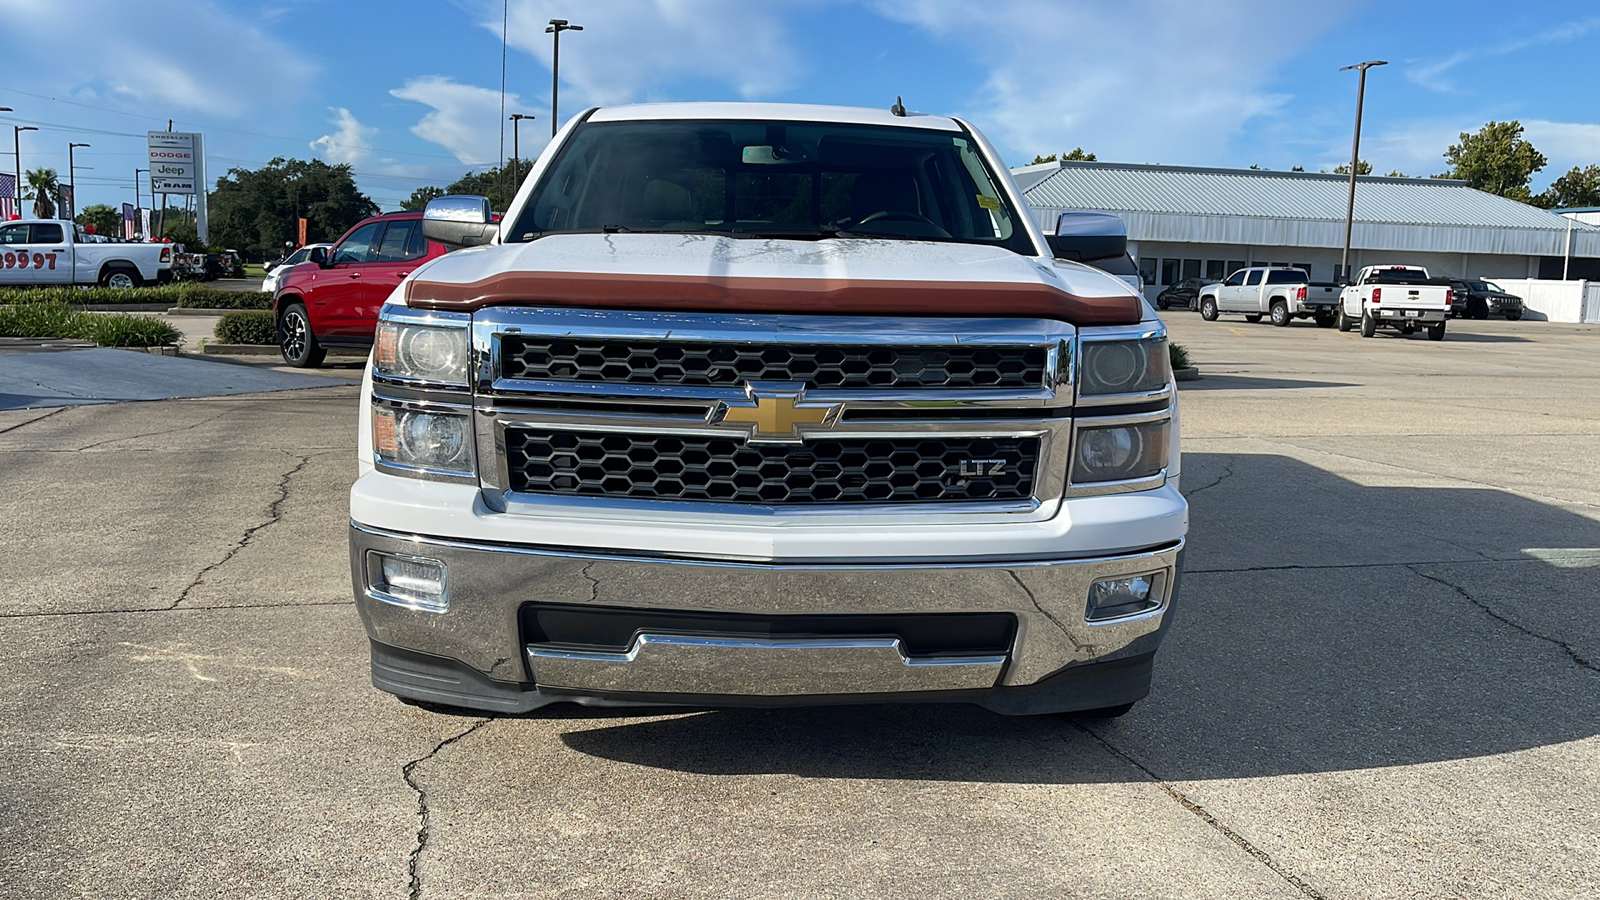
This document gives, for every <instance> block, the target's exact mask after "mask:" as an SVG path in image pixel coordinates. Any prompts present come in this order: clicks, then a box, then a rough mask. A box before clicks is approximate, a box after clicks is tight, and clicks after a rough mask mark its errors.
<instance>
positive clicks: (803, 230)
mask: <svg viewBox="0 0 1600 900" xmlns="http://www.w3.org/2000/svg"><path fill="white" fill-rule="evenodd" d="M716 233H719V234H728V235H732V236H734V237H751V238H785V239H788V240H796V241H806V240H811V241H820V240H824V239H826V238H835V237H853V236H854V235H852V234H851V233H850V232H848V231H845V230H843V229H841V228H839V227H838V226H835V225H813V226H806V227H799V228H790V227H783V226H777V227H774V226H771V225H748V226H735V227H733V228H727V229H722V228H719V229H717V230H716Z"/></svg>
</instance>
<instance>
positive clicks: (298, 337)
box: [278, 303, 328, 369]
mask: <svg viewBox="0 0 1600 900" xmlns="http://www.w3.org/2000/svg"><path fill="white" fill-rule="evenodd" d="M278 352H280V353H282V354H283V361H284V362H286V363H288V364H289V365H291V366H294V367H295V368H296V369H315V368H316V367H317V366H320V365H322V360H323V359H324V358H325V357H326V356H327V355H328V351H327V350H325V349H323V347H322V345H321V344H320V343H318V342H317V336H316V334H314V333H313V332H312V331H311V318H310V317H309V316H307V315H306V307H305V304H304V303H291V304H289V305H288V306H286V307H284V310H283V315H282V316H280V317H279V318H278Z"/></svg>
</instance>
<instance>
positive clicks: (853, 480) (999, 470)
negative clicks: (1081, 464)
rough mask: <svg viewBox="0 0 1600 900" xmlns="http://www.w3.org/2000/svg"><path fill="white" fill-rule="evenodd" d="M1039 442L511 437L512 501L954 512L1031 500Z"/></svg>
mask: <svg viewBox="0 0 1600 900" xmlns="http://www.w3.org/2000/svg"><path fill="white" fill-rule="evenodd" d="M1039 446H1040V441H1039V439H1038V438H1031V437H1030V438H1012V437H996V438H937V439H932V438H918V437H900V438H890V439H885V438H866V439H857V438H852V439H827V440H810V441H807V442H805V443H804V444H800V445H772V444H750V443H746V442H744V441H743V440H740V439H735V438H720V437H701V436H690V435H664V434H640V433H616V432H611V433H607V432H584V431H562V430H553V429H545V428H520V427H512V428H507V429H506V432H505V447H506V462H507V464H508V469H509V476H510V483H509V485H508V487H509V488H510V489H511V490H512V491H516V492H521V493H530V494H561V495H574V496H586V497H613V498H631V499H643V500H714V501H721V502H725V503H770V504H785V505H803V504H824V503H828V504H834V503H838V504H848V503H917V502H924V503H951V502H967V501H989V502H993V501H997V500H1021V499H1026V498H1028V497H1030V496H1031V495H1032V492H1033V482H1034V474H1035V471H1036V470H1037V467H1038V462H1039Z"/></svg>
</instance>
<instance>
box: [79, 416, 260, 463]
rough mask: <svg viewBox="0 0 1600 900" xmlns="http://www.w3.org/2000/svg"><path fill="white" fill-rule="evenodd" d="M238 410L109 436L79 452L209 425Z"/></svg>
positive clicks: (81, 448) (82, 448)
mask: <svg viewBox="0 0 1600 900" xmlns="http://www.w3.org/2000/svg"><path fill="white" fill-rule="evenodd" d="M237 411H238V410H237V409H236V408H235V409H224V410H223V411H222V412H219V413H217V414H216V415H214V416H210V417H208V418H204V419H201V420H200V421H198V422H195V423H193V424H190V425H181V426H179V427H177V428H164V429H162V430H160V431H147V432H145V433H143V434H130V435H126V436H123V437H114V438H108V439H106V440H103V441H96V442H95V443H93V444H88V445H86V446H83V447H79V448H78V450H77V452H79V453H82V452H83V451H85V450H93V449H94V448H96V447H104V446H105V445H106V444H117V443H121V442H123V441H136V440H138V439H139V438H147V437H160V436H162V435H167V434H177V433H178V432H180V431H189V430H191V429H195V428H199V427H200V426H201V425H209V424H211V423H212V422H215V421H216V420H218V419H220V418H222V417H224V416H230V415H233V414H234V413H235V412H237Z"/></svg>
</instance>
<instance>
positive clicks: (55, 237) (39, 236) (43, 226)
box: [33, 222, 67, 244]
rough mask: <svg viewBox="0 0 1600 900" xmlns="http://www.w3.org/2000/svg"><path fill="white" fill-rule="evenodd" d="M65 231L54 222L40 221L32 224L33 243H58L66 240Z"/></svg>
mask: <svg viewBox="0 0 1600 900" xmlns="http://www.w3.org/2000/svg"><path fill="white" fill-rule="evenodd" d="M66 239H67V236H66V232H64V231H62V230H61V226H60V225H58V224H56V223H55V222H40V223H39V224H37V225H35V226H33V243H35V244H60V243H63V242H64V241H66Z"/></svg>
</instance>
